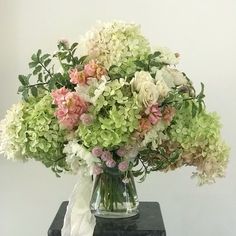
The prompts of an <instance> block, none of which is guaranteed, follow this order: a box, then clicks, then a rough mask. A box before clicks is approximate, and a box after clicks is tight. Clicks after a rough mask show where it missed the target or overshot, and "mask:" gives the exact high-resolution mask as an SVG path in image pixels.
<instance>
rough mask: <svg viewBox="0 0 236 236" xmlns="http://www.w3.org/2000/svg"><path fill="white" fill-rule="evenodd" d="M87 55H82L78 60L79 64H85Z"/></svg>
mask: <svg viewBox="0 0 236 236" xmlns="http://www.w3.org/2000/svg"><path fill="white" fill-rule="evenodd" d="M87 57H88V56H87V55H86V56H82V57H81V58H80V59H79V60H78V64H83V63H84V61H85V60H86V59H87Z"/></svg>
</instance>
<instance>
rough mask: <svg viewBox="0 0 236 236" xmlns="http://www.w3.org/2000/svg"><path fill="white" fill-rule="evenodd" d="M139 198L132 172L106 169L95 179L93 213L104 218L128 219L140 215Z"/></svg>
mask: <svg viewBox="0 0 236 236" xmlns="http://www.w3.org/2000/svg"><path fill="white" fill-rule="evenodd" d="M138 205H139V201H138V196H137V192H136V188H135V182H134V178H133V175H132V172H131V171H130V170H128V171H126V172H120V171H119V170H118V168H106V169H105V170H104V171H103V173H101V174H100V175H97V176H96V177H95V181H94V186H93V192H92V197H91V201H90V209H91V212H92V213H93V214H94V215H95V216H98V217H103V218H127V217H132V216H135V215H137V214H138Z"/></svg>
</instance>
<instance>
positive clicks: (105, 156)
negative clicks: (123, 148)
mask: <svg viewBox="0 0 236 236" xmlns="http://www.w3.org/2000/svg"><path fill="white" fill-rule="evenodd" d="M101 159H102V160H103V161H109V160H112V154H111V152H109V151H104V152H103V153H102V155H101Z"/></svg>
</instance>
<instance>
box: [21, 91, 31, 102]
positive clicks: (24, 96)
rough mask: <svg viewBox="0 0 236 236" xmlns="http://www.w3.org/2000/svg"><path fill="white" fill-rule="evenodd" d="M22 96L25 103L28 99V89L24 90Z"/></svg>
mask: <svg viewBox="0 0 236 236" xmlns="http://www.w3.org/2000/svg"><path fill="white" fill-rule="evenodd" d="M22 96H23V99H24V100H25V101H28V98H29V90H28V89H25V90H24V92H23V93H22Z"/></svg>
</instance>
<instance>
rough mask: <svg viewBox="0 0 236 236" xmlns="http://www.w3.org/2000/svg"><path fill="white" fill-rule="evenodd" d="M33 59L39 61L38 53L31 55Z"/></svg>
mask: <svg viewBox="0 0 236 236" xmlns="http://www.w3.org/2000/svg"><path fill="white" fill-rule="evenodd" d="M31 59H32V61H34V62H38V58H37V55H36V54H35V53H34V54H33V55H32V56H31Z"/></svg>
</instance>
